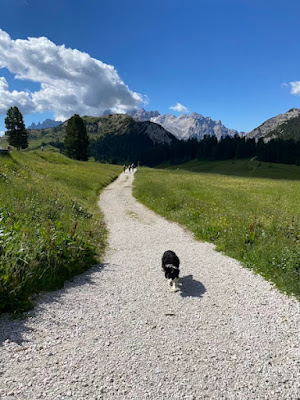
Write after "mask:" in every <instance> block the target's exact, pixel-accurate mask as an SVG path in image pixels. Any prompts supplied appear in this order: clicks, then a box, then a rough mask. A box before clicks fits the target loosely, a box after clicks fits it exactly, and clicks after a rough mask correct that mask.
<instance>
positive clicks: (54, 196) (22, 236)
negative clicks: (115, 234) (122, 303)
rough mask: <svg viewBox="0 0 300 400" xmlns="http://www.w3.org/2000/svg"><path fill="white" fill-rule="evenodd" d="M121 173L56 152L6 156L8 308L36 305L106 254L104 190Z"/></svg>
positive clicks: (3, 251) (0, 192)
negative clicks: (100, 201)
mask: <svg viewBox="0 0 300 400" xmlns="http://www.w3.org/2000/svg"><path fill="white" fill-rule="evenodd" d="M119 172H120V167H118V166H113V165H101V164H98V163H92V162H78V161H73V160H70V159H68V158H66V157H64V156H62V155H60V154H59V153H57V152H54V151H45V152H43V153H42V152H40V151H34V152H28V153H23V152H12V153H11V155H9V156H0V312H1V311H16V310H18V311H19V310H21V311H22V310H25V309H27V308H29V307H30V306H31V296H32V295H33V294H34V293H37V292H39V291H41V290H52V289H56V288H59V287H61V286H62V285H63V282H64V281H65V280H66V279H70V278H71V277H72V276H74V275H75V274H78V273H80V272H82V271H84V270H85V269H87V268H89V267H90V266H91V265H92V264H94V263H96V262H97V261H99V260H100V259H101V256H102V255H103V251H104V246H105V239H106V230H105V226H104V224H103V219H102V215H101V212H100V211H99V209H98V207H97V197H98V194H99V192H100V190H101V189H102V188H103V187H104V186H105V185H107V184H108V183H109V182H111V181H112V180H113V179H114V178H115V177H116V176H117V175H118V173H119Z"/></svg>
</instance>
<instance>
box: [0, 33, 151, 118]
mask: <svg viewBox="0 0 300 400" xmlns="http://www.w3.org/2000/svg"><path fill="white" fill-rule="evenodd" d="M0 68H7V69H8V70H9V71H10V72H11V73H12V74H14V75H15V78H17V79H24V80H25V79H26V80H30V81H33V82H38V83H40V85H41V89H40V90H39V91H36V92H32V93H28V92H23V91H21V92H18V91H15V90H14V91H12V92H10V91H9V88H8V84H7V81H6V80H5V78H1V77H0V99H1V100H0V113H1V114H3V113H6V111H7V109H8V108H9V107H11V106H12V105H16V106H17V107H20V111H21V112H22V113H25V114H26V113H31V112H46V111H52V112H54V116H55V119H57V120H65V119H67V118H69V117H70V116H71V115H73V114H74V113H78V114H80V115H94V116H98V115H101V114H102V113H103V111H105V110H107V109H110V110H112V111H113V112H120V113H125V112H126V111H128V110H132V109H134V108H136V107H137V106H138V104H140V103H142V102H143V98H142V96H141V95H140V94H139V93H136V92H133V91H131V90H130V89H129V88H128V86H127V85H125V83H124V82H123V81H122V80H121V78H120V77H119V75H118V73H117V71H116V70H115V68H114V67H113V66H112V65H108V64H104V63H103V62H101V61H99V60H97V59H95V58H92V57H91V56H90V55H89V54H87V53H83V52H81V51H79V50H76V49H68V48H66V47H65V46H64V45H62V46H57V45H56V44H55V43H53V42H51V41H50V40H49V39H47V38H46V37H40V38H28V39H27V40H23V39H17V40H12V39H11V38H10V36H9V35H8V34H7V33H6V32H4V31H3V30H1V29H0Z"/></svg>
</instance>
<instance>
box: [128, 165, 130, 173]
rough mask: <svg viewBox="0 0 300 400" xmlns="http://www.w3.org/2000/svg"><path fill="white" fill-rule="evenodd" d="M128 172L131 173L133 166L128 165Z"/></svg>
mask: <svg viewBox="0 0 300 400" xmlns="http://www.w3.org/2000/svg"><path fill="white" fill-rule="evenodd" d="M128 172H129V173H130V172H131V164H129V165H128Z"/></svg>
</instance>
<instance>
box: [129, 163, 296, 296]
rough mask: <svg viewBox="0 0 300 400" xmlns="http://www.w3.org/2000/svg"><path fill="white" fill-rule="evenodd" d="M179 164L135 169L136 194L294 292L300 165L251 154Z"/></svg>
mask: <svg viewBox="0 0 300 400" xmlns="http://www.w3.org/2000/svg"><path fill="white" fill-rule="evenodd" d="M178 167H179V168H180V169H177V167H175V168H174V169H173V170H170V169H164V170H162V169H160V170H151V169H142V170H140V171H139V173H138V174H137V175H136V180H135V187H134V195H135V196H136V197H137V199H138V200H140V201H141V202H142V203H144V204H145V205H146V206H148V207H149V208H151V209H152V210H154V211H155V212H157V213H159V214H161V215H163V216H165V217H166V218H168V219H170V220H172V221H176V222H179V223H180V224H182V225H185V226H186V227H187V228H189V229H190V230H191V231H192V232H193V233H194V234H195V237H196V238H197V239H199V240H206V241H209V242H213V243H215V245H216V247H217V249H218V250H221V251H223V252H224V253H225V254H227V255H229V256H231V257H234V258H236V259H238V260H240V261H242V262H243V263H244V264H245V265H246V266H248V267H250V268H252V269H254V270H255V271H256V272H259V273H260V274H262V275H263V276H264V277H265V278H266V279H267V280H270V281H272V282H274V283H275V284H276V286H277V287H278V288H279V289H280V290H282V291H285V292H287V293H293V294H295V295H296V296H297V297H298V298H300V203H299V190H300V181H299V179H300V168H299V167H296V166H287V165H280V164H264V163H256V162H255V161H253V162H250V161H249V160H240V161H235V162H231V161H222V162H198V163H196V162H193V163H192V164H191V163H189V164H187V165H180V166H178ZM191 170H192V171H197V172H191ZM276 170H277V172H276ZM257 176H259V177H257ZM276 176H277V178H278V179H276ZM288 178H290V179H288Z"/></svg>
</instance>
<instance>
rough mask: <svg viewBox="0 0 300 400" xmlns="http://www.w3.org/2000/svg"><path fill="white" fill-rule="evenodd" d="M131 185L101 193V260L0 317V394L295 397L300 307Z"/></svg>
mask: <svg viewBox="0 0 300 400" xmlns="http://www.w3.org/2000/svg"><path fill="white" fill-rule="evenodd" d="M132 181H133V175H129V174H122V175H121V176H120V177H119V178H118V179H117V180H116V181H115V182H114V183H112V184H111V185H110V186H108V187H107V189H106V190H105V191H104V192H103V193H102V194H101V197H100V202H99V204H100V207H101V209H102V211H103V212H104V215H105V220H106V223H107V226H108V229H109V250H108V251H107V254H106V257H105V261H104V263H103V264H102V265H98V266H95V267H94V268H92V269H91V270H90V271H88V272H86V273H85V274H82V275H80V276H78V277H76V278H74V280H73V281H72V282H67V283H66V284H65V288H64V289H62V290H58V291H55V292H51V293H43V294H41V295H39V296H37V297H36V299H35V301H36V306H35V308H34V310H32V311H30V312H29V313H28V318H27V319H22V320H16V319H10V318H9V316H7V315H5V316H3V317H2V318H1V320H0V345H1V347H0V399H1V400H8V399H28V400H29V399H30V400H32V399H40V398H43V399H49V400H50V399H51V400H58V399H66V398H70V397H71V398H72V399H104V400H110V399H116V400H118V399H120V400H121V399H122V400H127V399H128V400H143V399H150V400H151V399H153V400H163V399H166V400H169V399H172V400H177V399H178V400H179V399H180V400H181V399H217V400H219V399H228V400H238V399H241V400H244V399H247V400H259V399H272V400H276V399H278V400H279V399H280V400H282V399H285V400H296V399H300V387H299V382H300V372H299V371H300V353H299V342H300V340H299V339H300V335H299V332H300V331H299V325H300V324H299V322H300V318H299V316H300V305H299V302H297V301H296V300H295V299H293V298H289V297H287V296H285V295H284V294H282V293H279V292H278V291H277V290H276V289H275V288H274V287H273V286H272V285H270V284H269V283H268V282H265V281H264V280H263V279H262V278H261V277H260V276H258V275H254V274H253V273H252V272H251V271H249V270H247V269H246V268H243V267H241V265H240V264H239V263H238V262H237V261H236V260H233V259H231V258H229V257H226V256H224V255H223V254H221V253H219V252H216V251H215V250H214V246H213V245H211V244H208V243H202V242H197V241H195V240H194V239H193V236H192V234H191V233H189V232H188V231H187V230H186V229H183V228H182V227H180V226H179V225H177V224H174V223H170V222H168V221H166V220H165V219H163V218H161V217H159V216H157V215H156V214H155V213H153V212H151V211H149V210H148V209H146V208H145V207H144V206H142V205H141V204H139V203H138V202H137V201H136V200H135V199H134V198H133V197H132V194H131V189H132ZM168 249H171V250H174V251H175V252H176V253H177V254H178V256H179V258H180V260H181V278H180V282H179V285H180V290H179V291H178V292H177V293H174V292H172V291H171V289H170V287H169V286H168V283H167V281H166V279H165V278H164V275H163V273H162V271H161V256H162V254H163V252H164V251H165V250H168Z"/></svg>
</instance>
